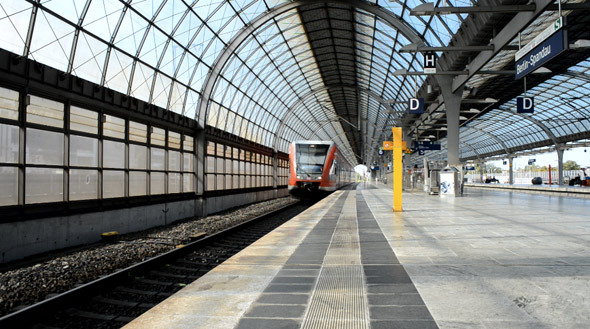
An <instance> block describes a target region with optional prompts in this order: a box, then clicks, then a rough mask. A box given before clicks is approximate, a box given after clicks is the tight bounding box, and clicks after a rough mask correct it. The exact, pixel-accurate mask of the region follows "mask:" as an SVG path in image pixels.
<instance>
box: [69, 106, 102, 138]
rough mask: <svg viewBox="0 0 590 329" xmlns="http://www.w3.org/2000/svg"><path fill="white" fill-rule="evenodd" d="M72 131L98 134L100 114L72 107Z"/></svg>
mask: <svg viewBox="0 0 590 329" xmlns="http://www.w3.org/2000/svg"><path fill="white" fill-rule="evenodd" d="M70 129H71V130H75V131H81V132H85V133H89V134H94V135H96V134H98V112H94V111H90V110H85V109H82V108H79V107H76V106H71V107H70Z"/></svg>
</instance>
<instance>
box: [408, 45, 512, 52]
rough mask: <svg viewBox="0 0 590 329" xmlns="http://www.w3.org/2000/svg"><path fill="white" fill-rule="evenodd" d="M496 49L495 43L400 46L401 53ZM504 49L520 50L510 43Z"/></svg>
mask: <svg viewBox="0 0 590 329" xmlns="http://www.w3.org/2000/svg"><path fill="white" fill-rule="evenodd" d="M486 50H494V46H493V45H483V46H448V47H426V46H424V47H418V46H417V45H415V44H409V45H406V46H403V47H401V48H400V50H399V52H400V53H424V52H431V51H486ZM502 50H518V46H513V45H508V46H506V47H504V48H502Z"/></svg>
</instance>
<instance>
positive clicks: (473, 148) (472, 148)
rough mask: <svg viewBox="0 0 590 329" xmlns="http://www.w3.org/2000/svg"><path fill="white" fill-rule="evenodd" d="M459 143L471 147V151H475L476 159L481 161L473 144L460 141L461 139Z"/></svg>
mask: <svg viewBox="0 0 590 329" xmlns="http://www.w3.org/2000/svg"><path fill="white" fill-rule="evenodd" d="M459 144H463V145H465V146H467V148H469V149H471V150H472V151H473V153H475V156H476V157H477V159H478V160H480V161H483V160H482V158H481V155H479V153H477V150H476V149H475V147H473V145H471V144H469V143H466V142H462V141H459Z"/></svg>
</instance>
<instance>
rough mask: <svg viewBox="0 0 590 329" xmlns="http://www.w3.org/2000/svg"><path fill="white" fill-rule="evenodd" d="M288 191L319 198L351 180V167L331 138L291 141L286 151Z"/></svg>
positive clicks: (301, 196)
mask: <svg viewBox="0 0 590 329" xmlns="http://www.w3.org/2000/svg"><path fill="white" fill-rule="evenodd" d="M289 162H290V170H289V186H288V187H289V193H291V195H293V196H294V197H297V198H306V199H307V198H319V197H323V196H325V195H326V194H328V193H330V192H333V191H335V190H337V189H338V188H340V187H341V186H343V185H346V184H348V183H350V182H352V179H353V177H354V176H353V170H352V168H351V166H350V165H349V164H348V163H347V162H346V160H345V159H344V158H343V157H342V156H341V155H340V152H339V151H338V148H337V147H336V144H335V143H334V142H332V141H295V142H293V143H291V147H290V150H289Z"/></svg>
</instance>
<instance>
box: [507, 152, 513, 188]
mask: <svg viewBox="0 0 590 329" xmlns="http://www.w3.org/2000/svg"><path fill="white" fill-rule="evenodd" d="M508 167H509V172H510V175H509V176H508V184H510V185H512V184H514V157H512V156H510V157H508Z"/></svg>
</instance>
